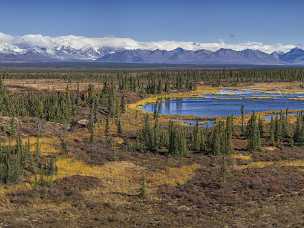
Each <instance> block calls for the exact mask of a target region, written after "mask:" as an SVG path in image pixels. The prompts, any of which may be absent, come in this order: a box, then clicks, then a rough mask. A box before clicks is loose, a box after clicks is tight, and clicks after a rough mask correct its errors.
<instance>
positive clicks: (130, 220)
mask: <svg viewBox="0 0 304 228" xmlns="http://www.w3.org/2000/svg"><path fill="white" fill-rule="evenodd" d="M4 83H5V84H6V85H7V86H8V88H9V90H10V91H11V92H12V93H17V94H19V93H21V94H22V93H24V91H31V90H33V91H44V92H45V91H50V90H52V91H53V90H58V91H64V89H65V88H66V85H65V84H64V83H62V81H60V80H54V81H52V80H43V79H41V80H17V79H14V80H5V81H4ZM88 85H89V82H83V83H80V89H81V90H85V89H87V87H88ZM72 86H73V85H72ZM98 86H100V87H101V86H102V85H99V84H96V87H98ZM246 88H252V89H256V88H258V89H265V90H270V89H271V90H273V89H280V90H282V91H287V90H288V91H303V90H302V89H301V88H300V87H298V86H297V84H296V83H294V84H293V83H275V84H272V85H271V86H270V85H269V84H265V83H264V84H254V85H250V86H248V87H246ZM71 89H76V85H75V88H71ZM217 89H218V88H214V87H209V86H205V85H203V84H202V85H200V86H199V87H198V89H197V91H195V92H185V93H183V94H181V93H179V94H174V95H172V97H181V96H189V95H198V94H201V93H202V92H203V91H204V92H206V93H208V92H215V91H217ZM126 98H127V101H128V103H130V104H133V105H129V109H128V110H127V112H126V113H124V114H122V116H121V124H122V128H123V132H122V133H117V131H116V127H115V124H114V123H113V122H111V123H110V135H111V137H112V142H111V143H110V144H109V143H108V142H107V139H106V136H105V133H104V132H105V129H104V128H105V126H104V122H102V121H101V122H100V123H99V124H98V125H97V127H96V132H95V139H94V143H90V142H89V132H88V130H87V128H85V127H82V126H81V125H77V126H76V127H72V128H71V129H69V131H68V132H67V148H68V149H67V150H68V152H67V153H65V152H63V151H62V149H61V145H60V141H59V139H58V137H57V135H58V134H60V132H61V131H62V128H63V125H62V124H59V123H54V122H46V121H45V122H44V123H43V127H42V133H41V138H40V143H41V151H42V156H46V157H47V156H52V157H56V164H57V167H58V172H57V174H56V176H54V177H53V180H52V184H51V185H50V186H33V178H34V177H33V176H26V177H25V178H24V179H23V180H22V181H20V182H18V183H16V184H8V185H0V227H208V228H211V227H240V228H243V227H259V228H260V227H303V226H304V214H303V211H304V204H303V203H302V202H303V200H304V148H302V147H289V146H287V145H282V146H280V147H273V146H269V145H267V143H265V145H263V148H262V151H259V152H253V153H249V152H248V151H247V150H246V146H247V144H246V140H245V139H243V138H242V137H234V138H233V151H234V152H233V153H232V154H230V155H227V156H207V155H204V154H200V153H189V154H187V155H186V156H184V157H174V156H166V155H162V154H159V153H148V152H147V153H142V152H130V151H128V150H127V149H126V147H125V141H126V140H128V139H130V138H131V139H132V137H134V135H135V134H136V131H137V130H138V129H139V128H140V127H141V126H142V125H143V122H144V114H143V113H142V112H141V111H140V110H138V109H137V107H138V105H142V104H144V103H145V102H147V101H149V102H151V101H153V100H155V97H152V98H151V97H149V98H148V100H142V97H140V96H138V95H137V94H134V93H127V94H126ZM84 118H86V112H85V111H84V112H82V113H80V114H79V116H77V119H78V120H81V119H84ZM168 119H169V117H161V118H160V121H161V122H167V121H168ZM7 122H8V119H7V117H1V118H0V126H5V125H6V124H7ZM18 122H19V125H20V126H22V127H21V128H20V129H19V131H20V134H21V136H22V139H23V140H24V141H27V140H29V141H30V143H31V147H32V148H33V150H34V148H35V143H36V141H37V131H36V130H35V118H30V117H26V118H25V117H24V118H18ZM1 129H2V128H1ZM0 136H1V140H2V143H4V144H5V143H8V137H7V135H6V134H5V133H4V132H3V131H2V132H1V131H0ZM28 137H29V138H28ZM9 143H10V144H14V143H15V141H14V139H11V140H10V142H9Z"/></svg>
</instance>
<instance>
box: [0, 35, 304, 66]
mask: <svg viewBox="0 0 304 228" xmlns="http://www.w3.org/2000/svg"><path fill="white" fill-rule="evenodd" d="M251 47H253V48H251ZM287 47H288V48H290V47H294V45H286V46H284V45H281V44H278V45H264V44H262V43H257V42H247V43H240V44H226V43H224V42H217V43H199V42H183V41H156V42H153V41H151V42H139V41H136V40H134V39H131V38H117V37H100V38H94V37H83V36H74V35H68V36H57V37H50V36H43V35H40V34H29V35H24V36H10V35H6V34H3V33H0V62H6V61H10V62H15V61H18V62H20V61H23V62H39V61H44V62H47V61H79V60H81V61H100V62H118V63H133V62H136V63H159V64H162V63H164V64H167V63H169V64H246V65H248V64H252V65H276V64H303V65H304V50H302V49H301V48H299V47H295V48H293V49H291V50H289V51H287V52H286V50H287ZM263 50H267V53H266V52H263ZM270 50H276V51H273V52H272V53H269V52H270ZM280 50H284V51H285V52H282V51H280Z"/></svg>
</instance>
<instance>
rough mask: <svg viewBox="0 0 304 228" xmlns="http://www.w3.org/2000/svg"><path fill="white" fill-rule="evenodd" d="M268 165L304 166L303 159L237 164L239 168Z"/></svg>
mask: <svg viewBox="0 0 304 228" xmlns="http://www.w3.org/2000/svg"><path fill="white" fill-rule="evenodd" d="M269 166H278V167H304V160H283V161H257V162H251V163H249V164H247V165H240V166H238V168H239V169H251V168H265V167H269Z"/></svg>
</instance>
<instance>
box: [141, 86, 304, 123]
mask: <svg viewBox="0 0 304 228" xmlns="http://www.w3.org/2000/svg"><path fill="white" fill-rule="evenodd" d="M294 98H304V92H303V93H301V94H299V93H297V94H280V93H265V92H259V91H251V90H222V91H220V92H219V93H218V94H210V95H204V96H202V97H193V98H183V99H171V100H164V101H162V102H161V103H160V114H166V115H194V116H199V117H206V118H214V117H219V116H229V115H234V116H238V115H240V110H241V106H242V105H244V111H245V113H251V112H253V111H255V112H264V111H272V110H284V109H286V108H288V109H289V110H304V101H301V100H293V99H294ZM155 108H156V104H146V105H144V107H143V109H144V110H145V111H148V112H153V111H154V109H155Z"/></svg>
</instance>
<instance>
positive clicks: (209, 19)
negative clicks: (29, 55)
mask: <svg viewBox="0 0 304 228" xmlns="http://www.w3.org/2000/svg"><path fill="white" fill-rule="evenodd" d="M303 12H304V1H303V0H264V1H262V0H242V1H241V0H212V1H211V0H167V1H166V0H162V1H160V0H141V1H140V0H133V1H131V0H121V1H119V0H99V1H98V0H1V1H0V32H3V33H7V34H11V35H24V34H29V33H39V34H43V35H51V36H58V35H68V34H74V35H83V36H117V37H131V38H134V39H137V40H140V41H151V40H177V41H200V42H214V41H219V40H223V41H225V42H229V43H239V42H246V41H257V42H263V43H279V42H281V43H294V44H296V43H303V38H304V13H303Z"/></svg>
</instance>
